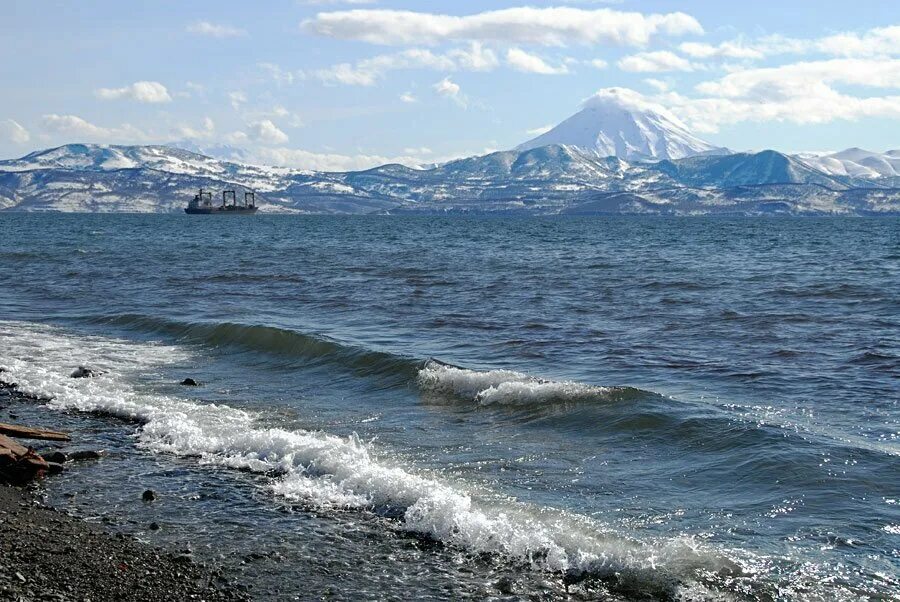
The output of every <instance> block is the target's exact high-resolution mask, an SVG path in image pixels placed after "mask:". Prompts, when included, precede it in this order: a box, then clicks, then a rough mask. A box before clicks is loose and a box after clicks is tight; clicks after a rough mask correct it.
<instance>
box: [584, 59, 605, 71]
mask: <svg viewBox="0 0 900 602" xmlns="http://www.w3.org/2000/svg"><path fill="white" fill-rule="evenodd" d="M589 64H590V66H591V67H593V68H594V69H606V68H607V67H609V63H607V62H606V61H604V60H603V59H591V60H590V61H589Z"/></svg>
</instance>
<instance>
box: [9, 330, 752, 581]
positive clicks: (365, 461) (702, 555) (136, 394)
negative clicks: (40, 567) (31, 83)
mask: <svg viewBox="0 0 900 602" xmlns="http://www.w3.org/2000/svg"><path fill="white" fill-rule="evenodd" d="M188 353H189V352H188V351H186V350H185V348H183V347H177V346H168V345H160V344H149V343H144V344H138V343H133V342H126V341H122V340H117V339H110V338H105V337H89V336H78V337H73V336H69V335H67V334H66V333H64V332H62V331H60V330H58V329H55V328H52V327H48V326H43V325H33V324H22V323H14V322H0V358H2V360H0V363H2V367H3V368H4V371H3V373H2V380H3V381H5V382H7V383H15V384H16V385H17V387H18V388H19V389H20V390H21V391H22V392H24V393H27V394H30V395H34V396H39V397H41V398H44V399H46V400H47V401H46V403H47V405H48V406H49V407H51V408H54V409H59V410H78V411H82V412H99V413H103V414H107V415H113V416H117V417H120V418H123V419H127V420H132V421H136V422H139V423H140V427H139V429H138V432H137V445H138V446H139V447H141V448H144V449H147V450H152V451H154V452H165V453H171V454H177V455H179V456H187V457H195V458H197V459H198V460H199V462H201V463H203V464H213V465H219V466H223V467H233V468H241V469H245V470H250V471H253V472H257V473H266V474H276V475H278V476H277V478H275V479H274V481H273V482H272V484H271V485H269V487H270V488H271V490H272V492H273V493H274V494H276V495H278V496H281V497H283V498H284V499H287V500H289V501H292V502H297V503H302V504H307V505H311V506H313V507H316V508H320V509H324V510H327V509H330V508H350V509H353V508H357V509H372V510H375V511H382V513H383V514H384V515H385V516H396V517H398V518H397V519H396V520H397V525H398V528H401V529H404V530H407V531H410V532H413V533H419V534H424V535H426V536H428V537H431V538H434V539H436V540H439V541H441V542H444V543H445V544H448V545H451V546H459V547H461V548H464V549H466V550H469V551H471V552H474V553H490V554H496V555H499V556H500V557H502V558H509V559H511V560H514V561H516V562H520V563H526V564H530V565H532V567H533V568H535V569H538V570H549V571H555V572H565V573H566V574H567V575H574V576H576V578H583V577H590V576H596V577H598V578H601V579H610V580H613V581H615V582H616V583H617V584H619V586H621V587H622V588H623V591H628V592H639V593H641V594H642V595H644V596H646V595H651V596H657V597H665V598H672V597H677V595H678V592H679V591H682V589H683V588H687V589H689V590H690V591H691V592H696V591H697V589H698V588H700V589H705V587H706V586H704V585H702V580H703V578H704V576H708V575H712V574H717V575H731V576H732V577H734V578H737V576H738V575H740V573H741V569H740V567H739V566H738V565H737V564H736V563H735V562H734V561H732V560H730V559H729V558H727V557H725V556H724V555H722V554H719V553H716V552H714V551H712V550H710V549H708V548H707V547H706V546H705V545H703V544H701V543H699V542H697V541H695V540H694V539H692V538H686V537H685V538H670V539H658V540H646V541H638V540H635V539H631V538H627V537H624V536H621V535H618V534H616V533H614V532H611V531H609V530H608V529H607V528H605V527H604V526H603V525H602V524H599V523H597V522H596V521H594V520H592V519H589V518H587V517H584V516H580V515H573V514H569V513H566V512H563V511H558V510H554V509H551V508H546V507H538V506H534V505H529V504H524V503H520V502H513V501H508V502H506V501H502V498H501V499H500V500H498V499H497V498H498V497H499V496H496V495H492V496H490V499H488V498H487V497H486V496H484V495H478V494H477V493H474V492H473V491H470V490H468V488H467V487H466V486H465V485H464V484H462V483H457V482H455V481H449V480H446V479H444V478H442V477H441V476H440V474H439V473H425V472H421V471H417V470H415V469H412V468H410V467H406V466H402V465H400V464H399V463H397V462H395V461H393V460H392V459H391V458H389V457H382V453H380V452H379V450H378V449H376V448H374V447H372V446H371V445H370V444H366V443H364V442H362V441H360V439H359V438H358V437H357V436H355V435H352V436H349V437H339V436H335V435H331V434H328V433H324V432H312V431H304V430H296V431H291V430H286V429H282V428H269V427H267V426H266V425H264V424H260V422H259V419H258V417H257V416H256V415H254V414H253V413H251V412H247V411H244V410H240V409H236V408H232V407H229V406H225V405H218V404H203V403H195V402H189V401H186V400H183V399H179V398H175V397H171V396H165V395H158V394H155V393H152V392H145V391H143V390H140V389H139V388H138V387H137V386H136V385H134V384H132V383H134V382H135V379H136V378H137V377H138V376H139V375H141V374H145V373H147V372H148V371H153V370H154V369H158V368H162V367H163V366H164V365H166V364H170V363H173V362H179V361H184V360H186V359H187V358H188V357H189V356H188ZM74 358H77V361H73V360H74ZM78 362H80V363H85V364H88V365H90V366H91V367H93V368H96V369H99V370H101V371H102V372H103V374H101V375H100V376H98V377H96V378H84V379H73V378H69V373H70V372H71V370H72V368H73V364H75V363H78ZM450 368H451V367H447V366H443V367H442V368H440V370H438V368H437V367H435V366H432V367H431V368H430V373H431V374H435V373H436V371H437V373H443V374H451V375H456V380H455V381H453V382H456V383H457V384H456V385H453V387H454V388H453V390H455V391H459V390H461V389H464V390H465V391H468V392H472V391H475V395H476V396H477V395H478V394H479V393H482V392H484V391H487V390H490V389H492V388H493V389H495V390H496V391H499V392H497V393H492V394H489V395H487V397H486V399H494V400H495V401H494V402H496V400H497V399H500V398H502V395H503V393H502V391H503V389H502V388H501V385H503V384H504V383H514V384H518V385H528V384H529V383H531V384H533V385H535V386H536V387H537V388H536V390H539V389H540V386H541V383H534V382H532V381H531V380H530V379H528V378H525V377H524V376H523V375H518V376H514V377H513V376H512V375H516V374H517V373H503V375H502V377H501V375H499V374H497V373H481V374H482V375H481V376H475V375H477V374H478V373H474V372H472V371H463V370H462V369H458V368H454V369H453V370H456V371H458V372H453V371H451V370H450ZM426 370H429V368H428V367H427V366H426ZM464 372H472V375H471V376H470V377H469V378H468V380H467V379H465V378H461V377H460V375H461V374H462V373H464ZM426 374H427V372H426ZM479 379H480V380H479ZM476 381H477V383H478V385H476V384H475V383H476ZM436 382H443V383H444V385H443V386H449V385H448V383H450V382H451V381H450V380H449V377H448V378H445V379H443V380H441V379H440V378H438V379H437V380H436ZM466 382H468V383H470V384H469V385H468V387H467V388H465V387H463V383H466ZM476 390H477V391H476ZM565 390H566V388H565V387H562V388H560V391H565ZM584 393H585V391H582V392H581V393H580V394H584ZM589 394H591V395H605V394H606V393H604V392H603V391H602V390H599V389H598V390H596V391H591V392H590V393H589ZM492 396H493V397H492Z"/></svg>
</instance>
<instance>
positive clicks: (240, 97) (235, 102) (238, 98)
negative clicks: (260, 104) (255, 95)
mask: <svg viewBox="0 0 900 602" xmlns="http://www.w3.org/2000/svg"><path fill="white" fill-rule="evenodd" d="M228 102H229V103H231V108H232V109H234V110H235V111H238V110H240V108H241V105H243V104H244V103H246V102H247V95H246V94H244V93H243V92H241V91H240V90H233V91H231V92H229V93H228Z"/></svg>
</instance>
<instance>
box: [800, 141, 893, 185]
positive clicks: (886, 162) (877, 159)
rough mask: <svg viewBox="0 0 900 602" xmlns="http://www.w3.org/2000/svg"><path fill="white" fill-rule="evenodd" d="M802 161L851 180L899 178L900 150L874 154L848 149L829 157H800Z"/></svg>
mask: <svg viewBox="0 0 900 602" xmlns="http://www.w3.org/2000/svg"><path fill="white" fill-rule="evenodd" d="M800 157H801V158H802V160H803V161H804V162H805V163H806V164H807V165H810V166H812V167H814V168H816V169H818V170H820V171H824V172H825V173H828V174H831V175H836V176H848V177H852V178H893V177H900V150H890V151H887V152H884V153H875V152H872V151H867V150H864V149H861V148H848V149H847V150H843V151H841V152H839V153H832V154H829V155H801V156H800Z"/></svg>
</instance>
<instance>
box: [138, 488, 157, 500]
mask: <svg viewBox="0 0 900 602" xmlns="http://www.w3.org/2000/svg"><path fill="white" fill-rule="evenodd" d="M141 499H142V500H144V501H145V502H152V501H155V500H156V492H155V491H153V490H152V489H148V490H146V491H145V492H144V493H143V495H141Z"/></svg>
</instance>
